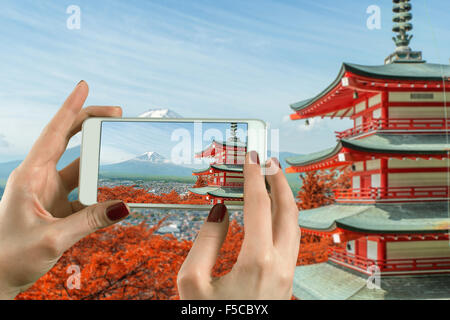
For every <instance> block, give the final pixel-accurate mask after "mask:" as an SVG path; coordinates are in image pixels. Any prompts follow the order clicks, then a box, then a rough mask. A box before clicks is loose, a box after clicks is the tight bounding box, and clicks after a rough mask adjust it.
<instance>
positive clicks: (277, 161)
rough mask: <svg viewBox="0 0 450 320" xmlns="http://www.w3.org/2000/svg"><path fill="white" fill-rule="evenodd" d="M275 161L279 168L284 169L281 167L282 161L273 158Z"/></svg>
mask: <svg viewBox="0 0 450 320" xmlns="http://www.w3.org/2000/svg"><path fill="white" fill-rule="evenodd" d="M273 161H275V163H278V167H280V169H283V168H282V167H281V163H280V160H278V159H277V158H273Z"/></svg>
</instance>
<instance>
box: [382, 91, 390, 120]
mask: <svg viewBox="0 0 450 320" xmlns="http://www.w3.org/2000/svg"><path fill="white" fill-rule="evenodd" d="M381 121H382V122H381V128H382V129H384V128H385V127H389V92H388V91H383V92H382V93H381Z"/></svg>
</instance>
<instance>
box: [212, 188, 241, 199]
mask: <svg viewBox="0 0 450 320" xmlns="http://www.w3.org/2000/svg"><path fill="white" fill-rule="evenodd" d="M208 194H209V195H211V196H213V197H218V198H236V199H238V198H244V188H243V187H241V188H232V187H220V188H217V189H216V190H213V191H211V192H208Z"/></svg>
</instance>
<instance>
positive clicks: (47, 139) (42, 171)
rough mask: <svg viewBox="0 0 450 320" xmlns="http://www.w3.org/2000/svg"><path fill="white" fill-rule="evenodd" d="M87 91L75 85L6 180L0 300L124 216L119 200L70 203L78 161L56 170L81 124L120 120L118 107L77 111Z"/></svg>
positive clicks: (1, 205)
mask: <svg viewBox="0 0 450 320" xmlns="http://www.w3.org/2000/svg"><path fill="white" fill-rule="evenodd" d="M88 91H89V89H88V86H87V83H86V82H84V81H81V82H80V83H79V84H78V85H77V86H76V88H75V89H74V90H73V92H72V93H71V94H70V96H69V97H68V98H67V100H66V101H65V102H64V104H63V106H62V107H61V108H60V110H59V111H58V112H57V114H56V115H55V116H54V118H53V119H52V120H51V122H50V123H49V124H48V125H47V126H46V127H45V128H44V130H43V132H42V134H41V136H40V137H39V138H38V140H37V141H36V142H35V144H34V146H33V147H32V149H31V151H30V153H29V154H28V155H27V157H26V159H25V160H24V161H23V162H22V164H21V165H20V166H19V167H18V168H16V169H15V170H14V171H13V173H12V174H11V175H10V177H9V179H8V182H7V185H6V189H5V192H4V195H3V198H2V200H1V202H0V299H10V298H14V297H15V296H16V295H17V294H19V293H20V292H22V291H24V290H26V289H27V288H29V287H30V286H31V285H32V284H33V283H34V282H35V281H36V280H38V279H39V278H40V277H41V276H43V275H44V274H45V273H47V272H48V271H49V270H50V269H51V268H52V267H53V265H54V264H55V263H56V262H57V261H58V259H59V258H60V256H61V255H62V254H63V253H64V252H65V251H66V250H67V249H69V248H70V247H71V246H72V245H74V244H75V243H76V242H78V241H79V240H80V239H81V238H83V237H85V236H87V235H88V234H90V233H92V232H94V231H96V230H97V229H99V228H103V227H106V226H109V225H111V224H113V223H115V222H117V221H120V220H122V219H123V218H125V217H126V216H127V215H128V214H129V209H128V208H127V206H126V205H125V204H124V203H123V202H121V201H109V202H105V203H99V204H96V205H93V206H90V207H85V206H83V205H81V203H79V202H78V201H76V202H69V200H68V195H69V193H70V192H71V191H72V190H74V189H75V188H76V187H77V186H78V174H79V159H77V160H75V161H74V162H73V163H71V164H70V165H68V166H67V167H66V168H64V169H62V170H60V171H58V170H57V169H56V165H57V163H58V161H59V159H60V157H61V155H62V154H63V153H64V151H65V150H66V147H67V144H68V142H69V139H70V138H71V137H72V136H73V135H75V134H76V133H77V132H79V131H80V130H81V125H82V123H83V121H84V120H85V119H87V118H88V117H120V116H121V115H122V110H121V108H120V107H87V108H85V109H82V106H83V104H84V102H85V100H86V98H87V95H88Z"/></svg>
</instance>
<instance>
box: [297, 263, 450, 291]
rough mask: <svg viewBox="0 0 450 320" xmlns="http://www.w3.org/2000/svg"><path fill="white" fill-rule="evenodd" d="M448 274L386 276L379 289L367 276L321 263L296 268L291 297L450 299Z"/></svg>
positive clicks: (332, 264)
mask: <svg viewBox="0 0 450 320" xmlns="http://www.w3.org/2000/svg"><path fill="white" fill-rule="evenodd" d="M449 286H450V275H448V274H445V275H433V276H423V275H417V276H408V277H405V276H394V275H390V276H386V277H383V276H382V279H381V281H380V286H379V287H378V288H376V287H375V288H370V287H369V286H368V285H367V275H362V274H361V273H359V272H355V271H352V270H350V269H348V268H343V267H341V266H339V265H337V264H334V263H332V262H330V261H329V262H322V263H316V264H310V265H304V266H298V267H296V269H295V276H294V281H293V293H292V294H293V295H294V296H295V297H296V298H298V299H301V300H417V299H450V290H448V288H449Z"/></svg>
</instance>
